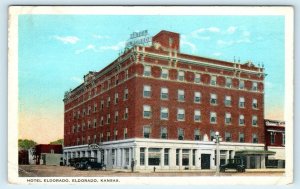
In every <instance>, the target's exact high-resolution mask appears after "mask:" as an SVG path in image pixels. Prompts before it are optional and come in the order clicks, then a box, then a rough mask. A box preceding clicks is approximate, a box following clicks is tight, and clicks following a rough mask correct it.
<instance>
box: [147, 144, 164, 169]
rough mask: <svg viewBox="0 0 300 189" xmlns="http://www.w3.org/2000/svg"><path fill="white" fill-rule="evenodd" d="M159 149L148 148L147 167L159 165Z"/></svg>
mask: <svg viewBox="0 0 300 189" xmlns="http://www.w3.org/2000/svg"><path fill="white" fill-rule="evenodd" d="M160 156H161V149H160V148H149V150H148V165H159V164H160Z"/></svg>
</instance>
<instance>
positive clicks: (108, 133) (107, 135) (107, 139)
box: [106, 132, 110, 141]
mask: <svg viewBox="0 0 300 189" xmlns="http://www.w3.org/2000/svg"><path fill="white" fill-rule="evenodd" d="M106 141H110V132H107V133H106Z"/></svg>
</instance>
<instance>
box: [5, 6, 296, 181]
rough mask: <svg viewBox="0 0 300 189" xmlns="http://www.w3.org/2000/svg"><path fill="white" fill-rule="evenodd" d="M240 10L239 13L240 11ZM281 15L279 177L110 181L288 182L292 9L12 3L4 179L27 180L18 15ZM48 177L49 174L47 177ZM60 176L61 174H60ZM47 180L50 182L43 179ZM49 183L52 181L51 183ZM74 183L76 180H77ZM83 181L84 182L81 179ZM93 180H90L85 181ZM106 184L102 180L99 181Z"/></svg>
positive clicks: (290, 165)
mask: <svg viewBox="0 0 300 189" xmlns="http://www.w3.org/2000/svg"><path fill="white" fill-rule="evenodd" d="M241 13H242V14H241ZM20 14H65V15H72V14H76V15H83V14H85V15H93V14H94V15H240V16H243V15H244V16H246V15H278V16H279V15H281V16H285V39H286V40H285V48H286V49H285V92H286V93H285V107H289V108H285V121H286V136H287V140H286V154H290V155H289V156H287V157H286V174H285V176H282V177H268V176H267V177H263V176H257V177H248V176H246V177H245V176H243V177H180V179H178V177H163V180H162V178H159V177H113V178H117V179H119V180H120V181H121V182H119V183H112V184H121V185H123V184H160V185H170V184H172V185H174V184H175V185H187V184H189V185H199V184H206V185H207V184H213V185H232V184H246V185H249V184H251V185H269V184H290V183H292V181H293V155H292V154H293V110H294V108H293V107H294V106H293V99H294V98H293V97H294V96H293V94H294V88H293V84H294V80H293V74H292V73H294V72H293V66H294V65H293V58H294V57H293V53H294V51H293V41H294V38H293V36H294V32H293V31H294V28H293V24H294V12H293V8H292V7H241V6H235V7H230V6H223V7H220V6H210V7H199V6H197V7H196V6H193V7H186V6H176V7H172V6H159V7H146V6H139V7H135V6H133V7H126V6H119V7H114V6H105V7H96V6H93V7H84V6H68V7H67V6H64V7H62V6H57V7H52V6H43V7H41V6H35V7H30V6H26V7H22V6H15V7H10V8H9V30H8V38H9V40H8V61H9V64H8V144H9V145H8V160H9V161H8V179H9V182H10V183H19V184H29V183H27V182H26V179H27V178H23V177H18V157H17V155H16V154H17V150H18V144H17V138H18V121H17V120H18V119H17V118H18V71H17V70H18V15H20ZM49 178H52V177H49ZM60 178H63V177H60ZM183 181H184V182H183ZM47 184H50V183H47ZM51 184H52V183H51ZM56 184H65V183H56ZM77 184H78V183H77ZM81 184H86V183H81ZM89 184H93V183H89ZM101 184H106V183H101Z"/></svg>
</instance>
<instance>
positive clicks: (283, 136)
mask: <svg viewBox="0 0 300 189" xmlns="http://www.w3.org/2000/svg"><path fill="white" fill-rule="evenodd" d="M282 145H283V146H284V145H285V133H282Z"/></svg>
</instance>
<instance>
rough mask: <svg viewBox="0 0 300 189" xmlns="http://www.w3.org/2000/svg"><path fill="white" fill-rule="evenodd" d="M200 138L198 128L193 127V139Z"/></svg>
mask: <svg viewBox="0 0 300 189" xmlns="http://www.w3.org/2000/svg"><path fill="white" fill-rule="evenodd" d="M200 138H201V137H200V129H195V130H194V139H195V140H201V139H200Z"/></svg>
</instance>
